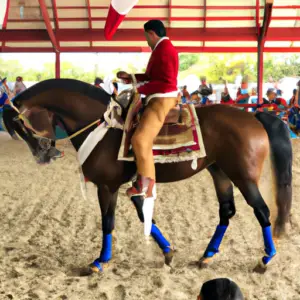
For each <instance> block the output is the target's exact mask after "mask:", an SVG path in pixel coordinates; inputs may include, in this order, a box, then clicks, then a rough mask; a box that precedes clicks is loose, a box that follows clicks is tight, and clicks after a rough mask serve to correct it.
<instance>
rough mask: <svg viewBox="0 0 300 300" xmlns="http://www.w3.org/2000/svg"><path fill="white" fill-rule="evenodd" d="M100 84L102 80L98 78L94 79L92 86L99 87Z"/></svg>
mask: <svg viewBox="0 0 300 300" xmlns="http://www.w3.org/2000/svg"><path fill="white" fill-rule="evenodd" d="M101 83H103V80H102V79H101V78H99V77H96V79H95V82H94V86H96V87H101V86H100V84H101Z"/></svg>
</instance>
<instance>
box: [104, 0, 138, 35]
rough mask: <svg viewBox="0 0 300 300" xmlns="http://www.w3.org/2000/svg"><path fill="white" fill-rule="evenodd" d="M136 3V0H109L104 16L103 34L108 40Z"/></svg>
mask: <svg viewBox="0 0 300 300" xmlns="http://www.w3.org/2000/svg"><path fill="white" fill-rule="evenodd" d="M137 3H138V0H111V4H110V7H109V11H108V15H107V18H106V23H105V28H104V35H105V38H106V39H108V40H110V39H111V38H112V37H113V35H114V34H115V32H116V30H117V29H118V27H119V25H120V24H121V22H122V21H123V20H124V18H125V16H126V15H127V14H128V13H129V11H130V10H131V9H132V8H133V7H134V6H135V5H136V4H137Z"/></svg>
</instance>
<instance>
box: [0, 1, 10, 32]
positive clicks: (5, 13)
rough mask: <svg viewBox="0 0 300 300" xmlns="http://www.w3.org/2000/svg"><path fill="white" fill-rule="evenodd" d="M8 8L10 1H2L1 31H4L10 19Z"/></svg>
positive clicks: (0, 3)
mask: <svg viewBox="0 0 300 300" xmlns="http://www.w3.org/2000/svg"><path fill="white" fill-rule="evenodd" d="M8 6H9V0H1V1H0V29H4V28H5V27H6V23H7V19H8Z"/></svg>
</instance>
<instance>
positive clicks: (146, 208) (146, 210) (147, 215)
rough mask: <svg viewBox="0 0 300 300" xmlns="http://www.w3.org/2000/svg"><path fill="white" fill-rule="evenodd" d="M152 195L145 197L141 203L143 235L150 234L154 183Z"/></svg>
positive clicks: (154, 192) (154, 194)
mask: <svg viewBox="0 0 300 300" xmlns="http://www.w3.org/2000/svg"><path fill="white" fill-rule="evenodd" d="M152 194H153V197H149V198H145V199H144V205H143V215H144V234H145V236H150V234H151V228H152V218H153V212H154V202H155V199H156V184H155V185H154V186H153V190H152Z"/></svg>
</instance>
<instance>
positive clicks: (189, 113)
mask: <svg viewBox="0 0 300 300" xmlns="http://www.w3.org/2000/svg"><path fill="white" fill-rule="evenodd" d="M141 108H142V103H141V100H140V98H139V97H135V99H134V100H133V102H132V104H131V106H130V108H129V110H128V114H127V118H126V121H125V126H124V133H123V138H122V143H121V147H120V151H119V155H118V159H119V160H126V161H133V160H134V153H133V151H132V147H131V137H132V136H133V134H134V131H135V128H136V126H137V124H138V121H139V117H138V114H139V111H140V110H141ZM181 120H182V123H180V124H179V123H174V124H164V126H163V127H162V129H161V131H160V133H159V134H158V136H157V138H156V139H155V141H154V145H153V155H154V160H155V162H158V163H166V162H180V161H187V160H194V159H197V158H201V157H205V156H206V152H205V148H204V144H203V139H202V135H201V130H200V125H199V122H198V118H197V114H196V110H195V108H194V106H193V105H190V104H184V105H183V107H182V113H181Z"/></svg>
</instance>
